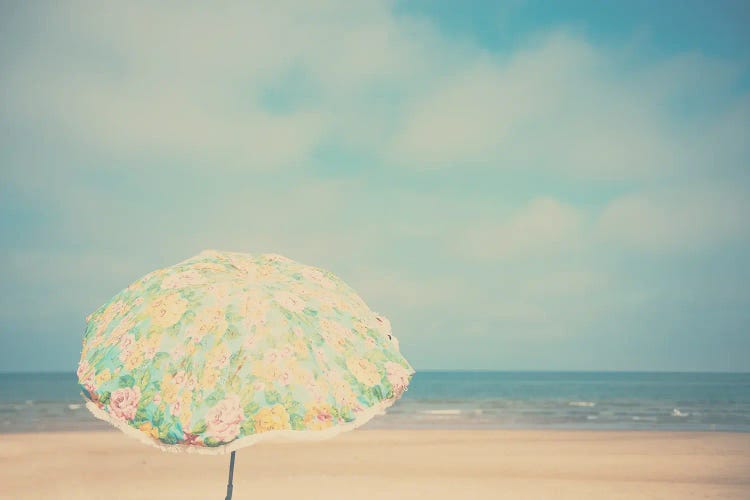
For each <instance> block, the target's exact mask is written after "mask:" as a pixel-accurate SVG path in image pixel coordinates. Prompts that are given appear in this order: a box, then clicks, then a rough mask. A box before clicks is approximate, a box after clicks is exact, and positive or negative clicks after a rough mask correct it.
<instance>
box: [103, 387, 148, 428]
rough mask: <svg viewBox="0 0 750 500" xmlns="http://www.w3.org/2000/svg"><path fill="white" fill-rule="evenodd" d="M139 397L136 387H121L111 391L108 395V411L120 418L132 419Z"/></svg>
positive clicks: (138, 390) (139, 392)
mask: <svg viewBox="0 0 750 500" xmlns="http://www.w3.org/2000/svg"><path fill="white" fill-rule="evenodd" d="M140 399H141V390H140V389H139V388H138V387H123V388H121V389H117V390H116V391H114V392H112V394H111V395H110V397H109V412H110V414H112V415H113V416H114V417H115V418H117V419H120V420H133V417H135V413H136V411H137V410H138V402H139V401H140Z"/></svg>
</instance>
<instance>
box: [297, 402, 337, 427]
mask: <svg viewBox="0 0 750 500" xmlns="http://www.w3.org/2000/svg"><path fill="white" fill-rule="evenodd" d="M304 422H305V427H306V428H308V429H312V430H316V431H317V430H321V429H326V428H328V427H331V426H332V425H333V416H332V415H331V407H330V406H329V405H327V404H321V405H314V406H313V407H312V408H310V409H309V410H307V413H306V414H305V418H304Z"/></svg>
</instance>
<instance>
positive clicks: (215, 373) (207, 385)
mask: <svg viewBox="0 0 750 500" xmlns="http://www.w3.org/2000/svg"><path fill="white" fill-rule="evenodd" d="M218 380H219V370H217V369H216V368H213V367H210V366H206V367H205V368H204V369H203V375H202V376H201V380H200V387H201V389H203V390H204V391H207V390H210V389H213V388H214V387H216V382H217V381H218Z"/></svg>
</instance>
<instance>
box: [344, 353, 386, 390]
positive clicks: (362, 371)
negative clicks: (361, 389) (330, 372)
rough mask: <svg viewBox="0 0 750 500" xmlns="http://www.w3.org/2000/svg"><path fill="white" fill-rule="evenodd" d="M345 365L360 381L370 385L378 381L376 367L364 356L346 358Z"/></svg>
mask: <svg viewBox="0 0 750 500" xmlns="http://www.w3.org/2000/svg"><path fill="white" fill-rule="evenodd" d="M346 367H347V368H348V369H349V371H350V372H351V373H352V375H354V378H356V379H357V380H358V381H359V382H360V383H362V384H364V385H366V386H368V387H372V386H373V385H376V384H379V383H380V379H381V377H380V372H378V367H377V366H375V365H374V364H373V363H371V362H370V361H368V360H366V359H365V358H357V357H351V358H349V359H347V360H346Z"/></svg>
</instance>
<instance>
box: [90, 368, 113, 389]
mask: <svg viewBox="0 0 750 500" xmlns="http://www.w3.org/2000/svg"><path fill="white" fill-rule="evenodd" d="M111 379H112V372H110V371H109V368H105V369H104V370H103V371H102V372H100V373H98V374H97V375H96V378H95V379H94V380H95V382H96V385H97V386H100V385H102V384H103V383H105V382H108V381H109V380H111Z"/></svg>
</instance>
